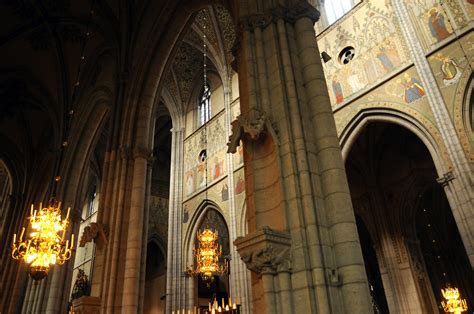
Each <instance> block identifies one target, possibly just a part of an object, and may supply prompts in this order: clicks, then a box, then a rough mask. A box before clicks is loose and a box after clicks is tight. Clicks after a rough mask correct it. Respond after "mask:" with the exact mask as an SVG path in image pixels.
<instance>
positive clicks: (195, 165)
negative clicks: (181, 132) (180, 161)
mask: <svg viewBox="0 0 474 314" xmlns="http://www.w3.org/2000/svg"><path fill="white" fill-rule="evenodd" d="M223 113H224V112H221V113H220V114H218V115H217V116H216V117H215V118H213V119H212V120H211V121H210V122H209V123H208V125H207V126H206V127H202V128H200V129H199V130H198V131H197V132H195V133H194V134H192V135H191V136H189V137H188V138H187V139H186V140H185V141H184V151H185V155H184V192H185V198H186V197H188V196H191V195H192V194H194V193H196V192H198V191H200V190H202V189H204V188H205V187H206V173H207V184H208V185H210V184H212V183H213V182H214V181H216V180H219V179H220V178H222V177H223V176H224V175H225V174H226V171H227V170H226V165H225V154H226V150H227V145H226V143H227V139H226V136H225V134H226V132H225V127H224V123H225V117H224V115H223ZM206 156H207V163H206ZM206 167H207V169H206Z"/></svg>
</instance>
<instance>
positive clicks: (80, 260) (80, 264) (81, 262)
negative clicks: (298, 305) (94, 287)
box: [70, 181, 100, 301]
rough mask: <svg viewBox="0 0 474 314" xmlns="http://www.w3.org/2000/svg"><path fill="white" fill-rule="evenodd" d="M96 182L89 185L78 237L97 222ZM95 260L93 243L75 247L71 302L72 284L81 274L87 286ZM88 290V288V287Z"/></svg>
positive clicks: (72, 291) (72, 296)
mask: <svg viewBox="0 0 474 314" xmlns="http://www.w3.org/2000/svg"><path fill="white" fill-rule="evenodd" d="M97 188H98V186H97V181H96V182H94V183H93V184H92V185H90V188H89V191H88V192H87V196H86V199H85V202H84V204H83V207H82V213H81V223H80V226H79V232H78V235H79V237H81V236H82V234H84V230H85V228H86V227H90V226H91V224H92V223H95V222H96V221H97V210H98V207H99V196H100V195H98V194H97ZM94 260H95V243H94V242H88V243H86V244H85V245H84V246H77V248H76V255H75V257H74V267H73V275H72V283H71V292H70V294H71V301H72V299H74V298H77V297H78V296H77V295H74V294H75V292H74V284H75V282H76V280H77V279H78V274H79V273H80V272H83V274H84V275H86V276H87V277H88V280H89V284H90V283H91V282H92V275H93V272H92V271H93V265H94ZM89 288H90V286H89Z"/></svg>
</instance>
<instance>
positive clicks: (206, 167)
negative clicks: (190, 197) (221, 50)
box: [202, 24, 210, 201]
mask: <svg viewBox="0 0 474 314" xmlns="http://www.w3.org/2000/svg"><path fill="white" fill-rule="evenodd" d="M203 29H204V30H203V35H202V51H203V53H202V55H203V91H204V94H206V93H207V92H209V94H210V91H207V89H209V84H207V44H206V25H205V24H204V26H203ZM206 97H207V96H206ZM209 97H210V96H209ZM204 110H206V112H205V113H204V114H205V115H206V119H205V122H204V147H205V148H204V149H205V154H204V167H205V169H204V171H205V174H204V175H205V180H206V181H205V187H204V188H205V200H206V201H207V200H208V191H207V188H208V186H207V185H208V180H207V178H208V170H209V169H208V156H209V152H208V146H207V122H209V118H210V117H208V115H209V116H210V113H209V112H207V110H208V108H205V109H204Z"/></svg>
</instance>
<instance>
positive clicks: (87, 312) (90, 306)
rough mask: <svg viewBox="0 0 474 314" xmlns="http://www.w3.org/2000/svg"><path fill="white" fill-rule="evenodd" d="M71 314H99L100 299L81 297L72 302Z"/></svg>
mask: <svg viewBox="0 0 474 314" xmlns="http://www.w3.org/2000/svg"><path fill="white" fill-rule="evenodd" d="M72 305H73V311H72V312H73V313H77V314H98V313H100V298H98V297H91V296H83V297H80V298H79V299H76V300H74V301H72Z"/></svg>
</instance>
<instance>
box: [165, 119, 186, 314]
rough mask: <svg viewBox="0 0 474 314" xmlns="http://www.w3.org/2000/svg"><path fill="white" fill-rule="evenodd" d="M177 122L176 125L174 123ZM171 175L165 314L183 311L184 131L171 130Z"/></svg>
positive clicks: (178, 129) (174, 128) (180, 129)
mask: <svg viewBox="0 0 474 314" xmlns="http://www.w3.org/2000/svg"><path fill="white" fill-rule="evenodd" d="M173 122H175V121H173ZM171 132H172V136H171V170H170V171H171V173H170V196H169V216H168V217H169V218H168V256H167V258H168V260H167V265H168V266H167V270H166V313H171V311H176V310H177V309H181V308H184V305H185V303H184V300H185V295H184V293H181V292H184V286H185V285H184V276H183V271H184V267H183V265H182V249H181V232H182V230H181V229H182V204H183V161H184V129H183V128H182V127H179V126H177V127H173V129H172V130H171Z"/></svg>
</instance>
